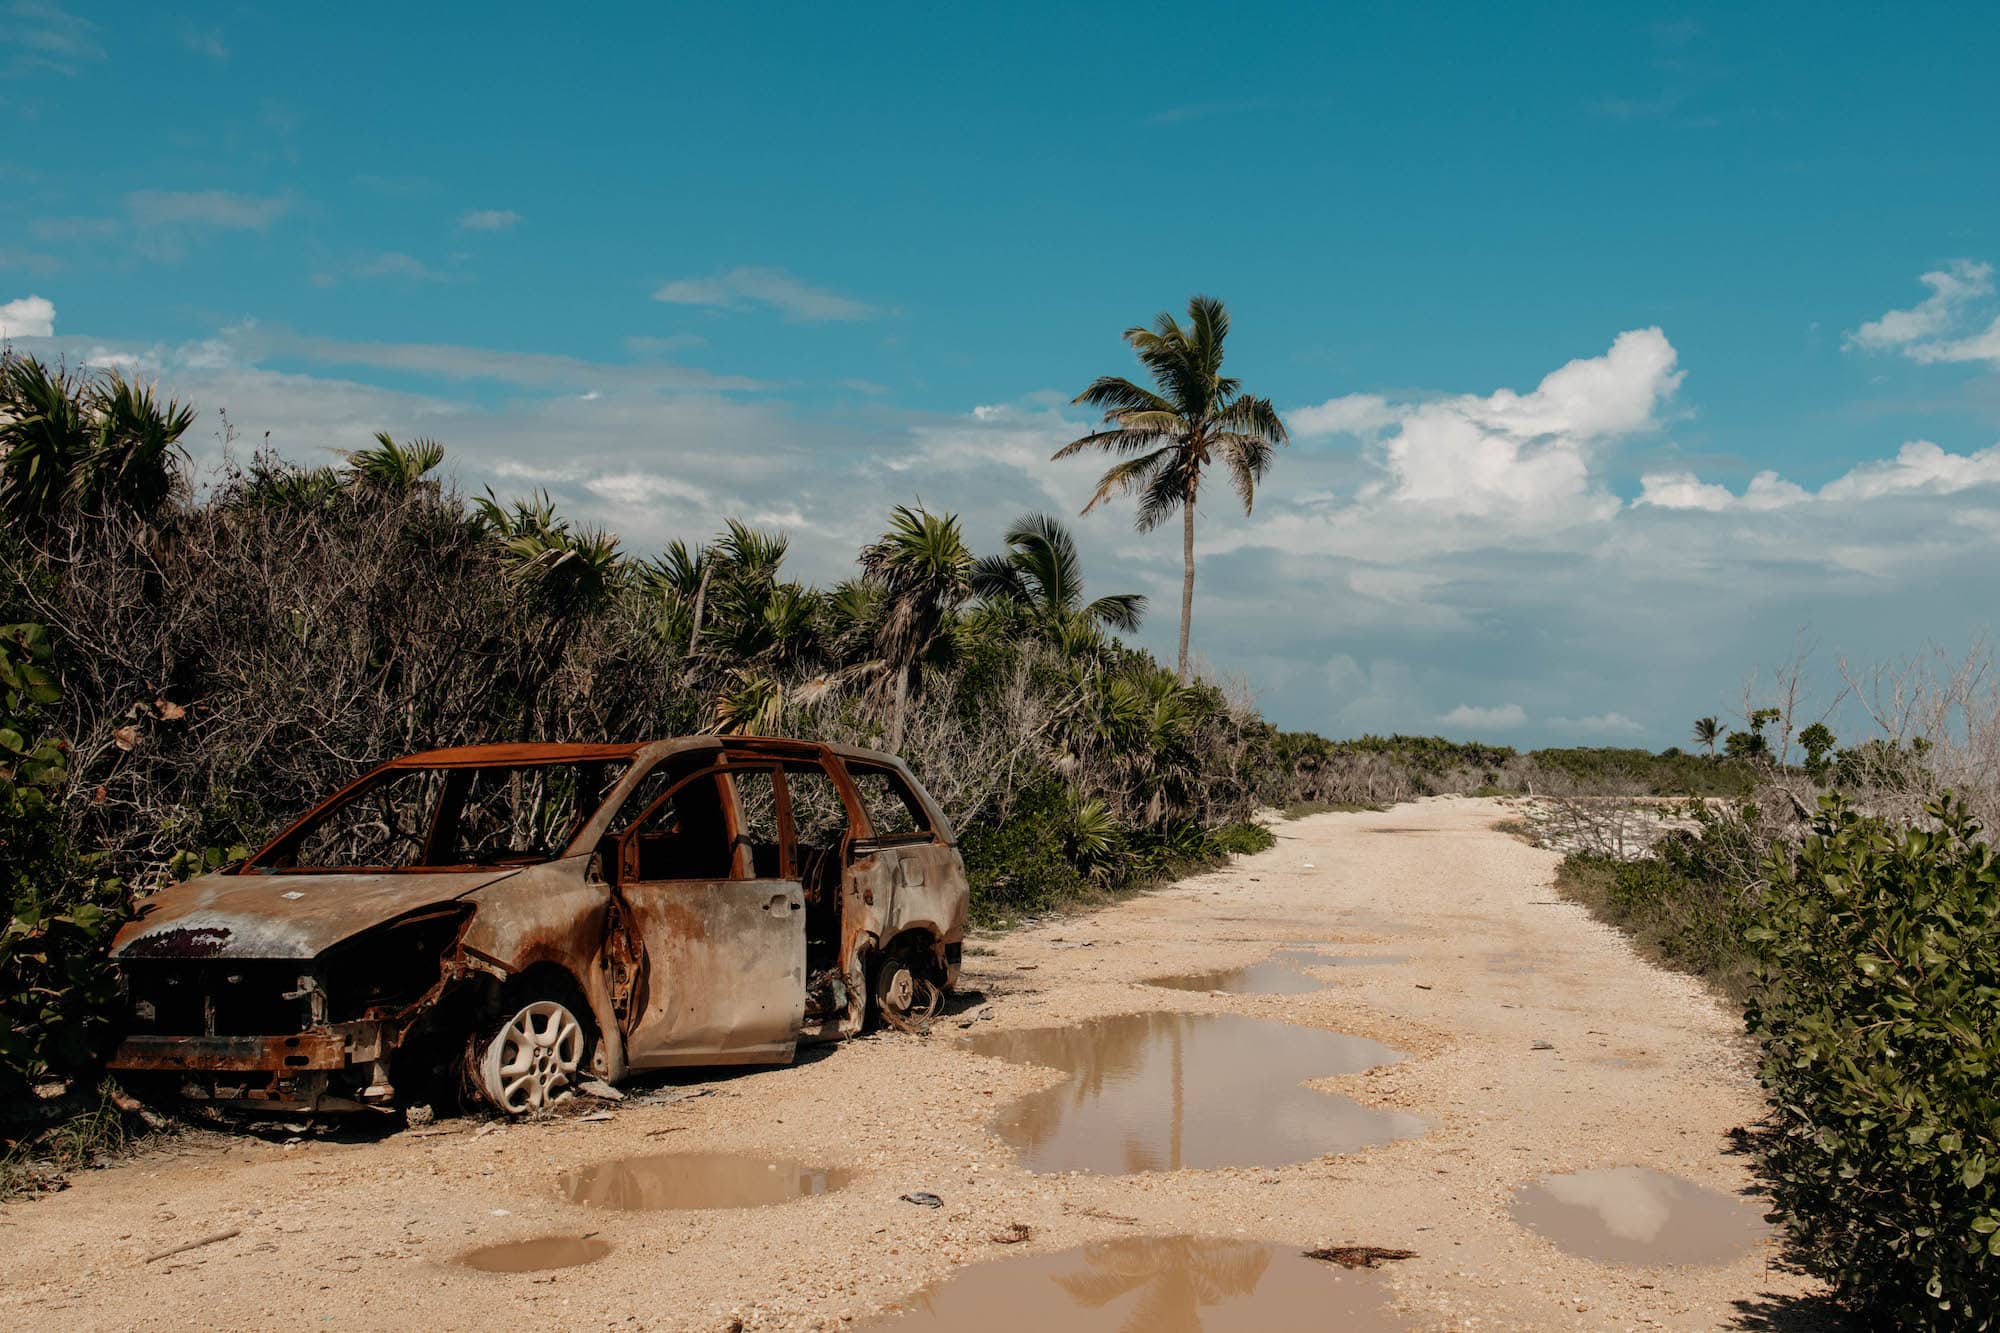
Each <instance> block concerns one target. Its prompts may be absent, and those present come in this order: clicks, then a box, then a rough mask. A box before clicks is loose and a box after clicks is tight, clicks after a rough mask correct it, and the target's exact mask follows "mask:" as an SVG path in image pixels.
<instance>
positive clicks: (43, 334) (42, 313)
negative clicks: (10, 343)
mask: <svg viewBox="0 0 2000 1333" xmlns="http://www.w3.org/2000/svg"><path fill="white" fill-rule="evenodd" d="M55 333H56V303H55V302H54V301H51V300H49V299H48V298H47V297H42V296H24V297H22V298H21V299H20V300H18V301H7V302H4V303H0V338H53V337H55Z"/></svg>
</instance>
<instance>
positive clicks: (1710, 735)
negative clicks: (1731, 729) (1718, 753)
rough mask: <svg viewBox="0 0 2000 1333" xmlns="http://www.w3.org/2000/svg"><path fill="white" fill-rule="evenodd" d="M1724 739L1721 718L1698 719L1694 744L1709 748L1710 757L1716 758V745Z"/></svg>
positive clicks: (1695, 721)
mask: <svg viewBox="0 0 2000 1333" xmlns="http://www.w3.org/2000/svg"><path fill="white" fill-rule="evenodd" d="M1721 739H1722V722H1721V719H1719V718H1713V717H1698V718H1696V719H1695V720H1694V743H1695V744H1696V745H1705V746H1707V747H1708V757H1709V758H1710V759H1713V758H1715V743H1716V742H1717V741H1719V740H1721Z"/></svg>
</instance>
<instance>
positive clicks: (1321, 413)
mask: <svg viewBox="0 0 2000 1333" xmlns="http://www.w3.org/2000/svg"><path fill="white" fill-rule="evenodd" d="M1396 420H1397V413H1396V409H1395V408H1393V407H1391V406H1390V405H1389V400H1388V399H1386V398H1384V397H1382V396H1381V395H1380V394H1373V393H1350V394H1347V395H1345V396H1344V397H1340V398H1329V399H1327V400H1326V401H1325V402H1323V403H1321V404H1319V405H1318V406H1316V407H1298V408H1294V409H1292V410H1291V411H1290V412H1288V413H1286V414H1285V425H1286V427H1287V428H1288V429H1289V430H1290V431H1291V433H1292V434H1293V436H1295V437H1298V438H1310V437H1312V436H1315V435H1373V434H1374V433H1375V432H1377V431H1381V430H1387V429H1388V428H1389V427H1391V426H1393V425H1395V424H1396Z"/></svg>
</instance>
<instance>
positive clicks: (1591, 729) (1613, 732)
mask: <svg viewBox="0 0 2000 1333" xmlns="http://www.w3.org/2000/svg"><path fill="white" fill-rule="evenodd" d="M1549 725H1550V726H1551V727H1553V728H1555V729H1556V730H1557V731H1568V732H1574V733H1576V734H1577V735H1579V736H1607V737H1608V736H1643V735H1645V734H1646V729H1645V728H1644V727H1642V726H1640V725H1639V724H1638V723H1637V722H1634V721H1633V720H1632V719H1631V718H1629V717H1627V716H1625V715H1624V714H1623V713H1599V714H1596V715H1595V716H1592V717H1552V718H1550V719H1549Z"/></svg>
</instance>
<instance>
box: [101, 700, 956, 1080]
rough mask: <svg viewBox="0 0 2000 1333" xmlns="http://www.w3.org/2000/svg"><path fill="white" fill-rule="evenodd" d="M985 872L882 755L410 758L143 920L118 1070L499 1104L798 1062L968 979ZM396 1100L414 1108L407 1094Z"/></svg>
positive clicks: (803, 748)
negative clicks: (975, 904) (639, 1075)
mask: <svg viewBox="0 0 2000 1333" xmlns="http://www.w3.org/2000/svg"><path fill="white" fill-rule="evenodd" d="M966 907H967V888H966V879H965V867H964V863H963V862H962V861H961V859H960V857H959V854H958V851H957V849H956V847H955V846H954V835H953V833H952V830H951V827H950V825H949V823H948V822H947V821H946V819H945V816H944V814H943V813H942V811H940V810H939V809H938V808H937V806H936V804H935V802H933V801H932V800H931V798H930V797H929V796H928V794H926V793H925V792H924V790H923V788H922V787H921V786H920V785H919V784H918V783H917V781H916V780H915V778H914V777H913V776H912V775H911V773H910V771H909V770H908V768H907V767H905V766H904V764H903V763H902V762H901V761H900V760H898V759H896V758H895V757H893V756H891V755H886V754H880V753H876V752H874V751H868V750H861V749H853V748H849V747H843V746H829V745H819V744H814V743H809V742H803V741H789V740H776V739H764V738H734V737H715V736H697V737H684V738H681V739H676V740H664V741H654V742H648V743H639V744H618V745H495V746H474V747H466V748H460V749H452V750H435V751H429V752H426V753H422V754H414V755H409V756H407V757H405V758H402V759H397V760H393V761H391V762H390V763H387V764H384V765H383V766H382V767H380V768H378V769H376V770H374V771H373V772H371V773H369V774H367V775H366V776H364V777H362V778H361V779H359V780H358V781H356V782H354V783H352V784H350V785H349V786H348V787H346V788H344V789H342V790H341V791H340V792H338V793H336V794H335V795H334V796H333V797H331V798H329V799H328V800H327V801H326V802H324V803H323V804H321V805H320V806H318V807H316V808H315V809H314V810H312V811H310V812H308V813H307V814H306V815H305V816H304V817H302V818H301V819H299V820H298V821H297V822H296V823H294V824H293V825H292V826H291V827H290V828H288V829H286V830H285V831H284V832H283V833H280V834H279V835H278V836H277V837H276V838H274V839H272V841H271V842H270V843H269V844H268V845H267V846H265V847H264V848H262V849H261V850H260V851H258V852H257V853H256V854H255V855H254V856H252V857H250V859H249V860H248V861H246V862H245V863H244V864H243V865H242V866H240V867H238V868H236V869H233V870H230V871H226V872H223V873H219V874H212V875H205V876H202V877H200V878H198V879H193V880H190V881H188V882H187V883H185V884H181V885H177V886H175V887H173V888H170V889H167V890H165V891H164V892H162V893H160V894H158V895H156V896H154V897H153V898H151V899H149V900H148V901H146V902H145V903H144V904H142V905H141V910H140V913H139V916H138V918H137V919H136V920H134V921H133V922H131V923H130V924H128V925H127V926H126V927H125V928H124V929H123V930H122V931H120V932H119V934H118V937H117V939H116V941H115V942H114V944H113V947H112V956H113V958H114V959H115V960H116V962H117V964H118V966H119V968H120V970H121V972H122V973H123V975H124V978H125V982H126V986H127V989H128V992H129V997H130V999H129V1004H130V1012H129V1020H130V1023H129V1029H128V1032H127V1035H126V1036H125V1038H124V1040H123V1041H122V1043H121V1044H120V1045H119V1047H118V1048H117V1051H116V1053H115V1055H114V1057H113V1059H112V1062H111V1063H112V1067H113V1068H115V1069H119V1070H122V1071H127V1074H128V1076H133V1075H157V1076H159V1077H161V1078H163V1079H166V1080H168V1081H169V1082H171V1083H172V1084H173V1085H174V1087H175V1089H176V1090H178V1091H180V1092H182V1093H184V1094H187V1095H195V1096H203V1097H209V1098H215V1099H218V1100H231V1101H238V1102H242V1103H246V1104H254V1105H257V1106H261V1107H266V1108H270V1109H281V1108H282V1109H295V1110H296V1109H303V1110H353V1109H358V1108H362V1107H370V1106H373V1107H388V1106H390V1105H392V1104H394V1103H396V1102H397V1101H398V1100H402V1101H412V1100H416V1099H418V1098H420V1097H421V1098H423V1099H425V1100H429V1099H431V1098H432V1097H433V1096H434V1095H437V1094H438V1093H441V1092H445V1091H448V1090H446V1089H437V1088H434V1087H433V1086H432V1085H433V1084H435V1083H436V1081H437V1080H439V1079H449V1080H450V1081H451V1083H452V1084H453V1085H455V1088H456V1090H459V1091H470V1092H471V1093H473V1094H474V1095H476V1096H478V1097H480V1098H483V1099H484V1100H486V1101H489V1102H491V1103H492V1104H494V1105H495V1106H498V1107H499V1108H501V1109H502V1110H505V1111H508V1112H521V1111H526V1110H531V1109H534V1108H536V1107H539V1106H542V1105H545V1104H547V1103H548V1102H549V1101H551V1100H557V1099H560V1098H561V1097H563V1096H566V1095H568V1093H569V1092H570V1091H571V1090H573V1089H574V1088H575V1087H577V1086H578V1085H579V1084H581V1083H582V1082H585V1081H587V1080H589V1079H592V1078H596V1079H602V1080H605V1081H607V1082H615V1081H617V1080H618V1079H620V1078H621V1077H623V1076H624V1075H625V1074H626V1073H627V1072H628V1071H631V1070H639V1069H656V1068H662V1067H667V1066H675V1065H728V1064H754V1063H782V1062H785V1061H788V1060H790V1059H791V1058H792V1056H793V1053H794V1050H795V1048H796V1045H797V1044H798V1043H799V1042H800V1041H802V1040H804V1041H814V1040H837V1039H839V1038H842V1037H847V1036H851V1035H853V1034H855V1033H857V1032H859V1031H861V1030H862V1028H863V1027H864V1025H865V1024H866V1023H868V1022H869V1021H870V1018H871V1012H872V1013H873V1014H875V1015H879V1016H881V1017H882V1018H884V1019H886V1020H887V1021H889V1022H891V1023H895V1024H897V1025H899V1026H900V1025H904V1024H907V1023H908V1022H909V1021H911V1018H912V1016H913V1015H915V1016H921V1015H922V1014H924V1013H925V1012H926V1011H929V1010H934V1009H935V1008H936V1006H937V1005H938V1004H939V1003H940V1002H941V1000H942V997H943V995H944V993H945V992H946V991H948V990H949V988H950V987H951V985H952V984H953V983H954V982H955V981H956V979H957V974H958V964H959V951H960V945H961V941H962V940H963V937H964V932H965V920H966ZM399 1090H400V1093H399Z"/></svg>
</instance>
